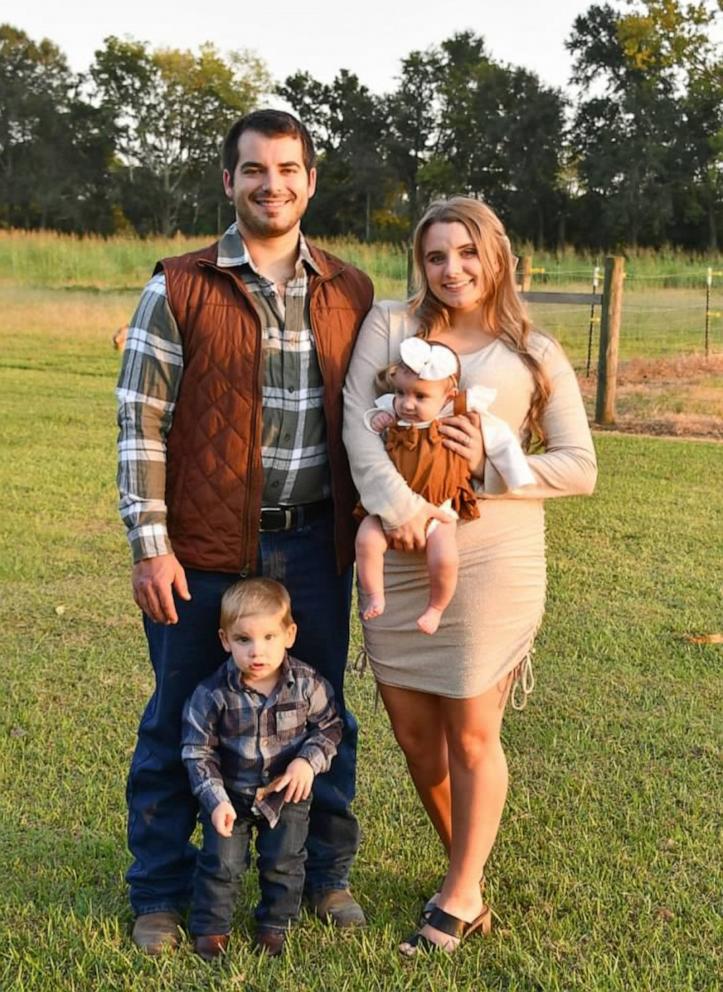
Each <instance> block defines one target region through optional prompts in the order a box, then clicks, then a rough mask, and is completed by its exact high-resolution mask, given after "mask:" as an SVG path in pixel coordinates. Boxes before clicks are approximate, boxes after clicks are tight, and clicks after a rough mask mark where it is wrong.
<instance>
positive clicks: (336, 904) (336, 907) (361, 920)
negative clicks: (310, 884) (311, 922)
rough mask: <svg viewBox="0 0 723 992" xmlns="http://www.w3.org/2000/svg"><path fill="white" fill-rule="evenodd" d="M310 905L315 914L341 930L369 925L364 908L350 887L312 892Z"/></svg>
mask: <svg viewBox="0 0 723 992" xmlns="http://www.w3.org/2000/svg"><path fill="white" fill-rule="evenodd" d="M308 901H309V906H310V908H311V911H312V912H313V913H314V915H315V916H318V917H319V919H320V920H323V921H324V922H325V923H333V924H334V926H335V927H339V929H340V930H346V929H348V928H351V927H365V926H366V925H367V921H366V917H365V916H364V910H363V909H362V908H361V906H360V905H359V903H358V902H357V901H356V899H355V898H354V896H353V895H352V894H351V892H350V891H349V889H327V891H326V892H312V893H310V894H309V897H308Z"/></svg>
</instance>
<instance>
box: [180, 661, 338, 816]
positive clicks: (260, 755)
mask: <svg viewBox="0 0 723 992" xmlns="http://www.w3.org/2000/svg"><path fill="white" fill-rule="evenodd" d="M342 726H343V725H342V720H341V718H340V717H339V715H338V713H337V711H336V706H335V704H334V691H333V689H332V688H331V686H330V685H329V683H328V682H327V681H326V679H324V678H322V676H321V675H319V674H318V673H317V672H316V671H314V669H313V668H311V666H309V665H306V664H304V662H302V661H299V660H298V659H296V658H292V657H291V656H290V655H288V654H287V655H286V657H285V659H284V662H283V664H282V666H281V669H280V673H279V680H278V682H277V684H276V686H275V687H274V689H273V691H272V692H271V694H270V695H269V696H264V695H263V694H262V693H259V692H257V691H256V690H255V689H253V687H251V686H249V685H247V684H246V683H245V682H244V680H243V679H242V677H241V673H240V672H239V670H238V668H237V667H236V665H235V664H234V661H233V658H231V657H229V658H228V659H227V660H226V661H225V662H224V664H223V665H221V667H220V668H219V669H218V670H217V671H216V672H215V673H214V674H213V675H212V676H211V677H210V678H208V679H206V680H205V681H203V682H201V683H200V685H198V686H197V687H196V689H195V690H194V692H193V694H192V695H191V698H190V699H189V700H188V701H187V703H186V705H185V707H184V710H183V726H182V731H181V747H182V751H181V756H182V758H183V761H184V764H185V765H186V769H187V770H188V775H189V778H190V780H191V790H192V791H193V794H194V795H195V796H196V797H197V798H198V800H199V802H200V803H201V804H202V805H203V806H204V808H205V809H206V810H208V812H209V813H211V812H213V810H214V809H215V808H216V806H218V804H219V803H220V802H229V801H230V800H229V792H237V793H242V794H246V795H253V794H254V793H255V792H256V790H257V789H258V788H259V786H263V785H268V783H269V782H271V781H273V779H274V778H276V777H277V776H278V775H281V774H282V772H284V771H285V769H286V767H287V765H288V764H289V763H290V762H291V761H292V760H293V759H294V758H305V759H306V760H307V761H308V762H309V764H310V765H311V767H312V769H313V771H314V774H315V775H319V774H320V773H321V772H325V771H327V770H328V769H329V766H330V764H331V759H332V758H333V757H334V755H335V754H336V748H337V745H338V743H339V741H340V740H341V734H342ZM269 798H271V797H269ZM259 806H260V810H259V811H260V812H261V813H263V814H264V815H265V816H266V817H267V819H268V820H269V822H270V823H271V825H272V826H273V825H274V823H275V821H276V819H277V818H278V812H279V810H280V803H279V802H277V803H273V802H272V803H271V804H267V805H265V806H264V805H262V804H259Z"/></svg>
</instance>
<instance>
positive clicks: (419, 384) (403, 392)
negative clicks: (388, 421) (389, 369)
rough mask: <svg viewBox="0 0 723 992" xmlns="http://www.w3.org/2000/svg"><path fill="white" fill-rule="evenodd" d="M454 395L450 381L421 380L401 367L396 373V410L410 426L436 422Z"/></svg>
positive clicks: (398, 415) (401, 418)
mask: <svg viewBox="0 0 723 992" xmlns="http://www.w3.org/2000/svg"><path fill="white" fill-rule="evenodd" d="M454 393H455V390H454V389H450V386H449V379H441V380H431V381H430V380H428V379H420V378H419V376H416V375H415V374H414V372H410V371H407V369H406V368H401V367H400V368H398V369H396V371H395V372H394V410H395V412H396V414H397V417H398V418H399V419H400V420H406V421H407V422H408V423H410V424H418V423H419V424H424V423H428V422H429V421H430V420H434V419H435V418H436V417H438V416H439V411H440V410H441V409H442V407H443V406H444V405H445V403H447V402H448V401H449V400H450V399H451V398H452V396H453V395H454Z"/></svg>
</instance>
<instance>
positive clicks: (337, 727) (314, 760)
mask: <svg viewBox="0 0 723 992" xmlns="http://www.w3.org/2000/svg"><path fill="white" fill-rule="evenodd" d="M306 724H307V727H308V733H307V735H306V737H305V738H304V742H303V744H302V745H301V747H300V748H299V752H298V754H297V758H305V759H306V760H307V761H308V762H309V764H310V765H311V767H312V768H313V769H314V775H321V773H322V772H326V771H328V770H329V766H330V765H331V759H332V758H333V757H334V755H335V754H336V749H337V746H338V744H339V741H340V740H341V734H342V730H343V726H344V725H343V723H342V720H341V717H340V716H339V714H338V713H337V710H336V704H335V702H334V690H333V689H332V688H331V686H330V685H329V683H328V682H327V681H326V679H325V678H322V677H321V676H320V675H317V676H315V678H314V680H313V684H312V690H311V696H310V698H309V712H308V714H307V717H306Z"/></svg>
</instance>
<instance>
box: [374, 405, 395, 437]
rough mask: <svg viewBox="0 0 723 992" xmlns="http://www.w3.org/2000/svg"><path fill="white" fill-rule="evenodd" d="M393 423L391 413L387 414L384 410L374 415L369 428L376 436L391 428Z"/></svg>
mask: <svg viewBox="0 0 723 992" xmlns="http://www.w3.org/2000/svg"><path fill="white" fill-rule="evenodd" d="M393 423H394V417H393V416H392V415H391V413H388V412H387V411H386V410H380V411H379V413H375V414H374V416H373V417H372V419H371V421H370V426H371V429H372V430H373V431H376V433H377V434H381V433H382V431H385V430H386V429H387V427H391V426H392V424H393Z"/></svg>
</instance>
